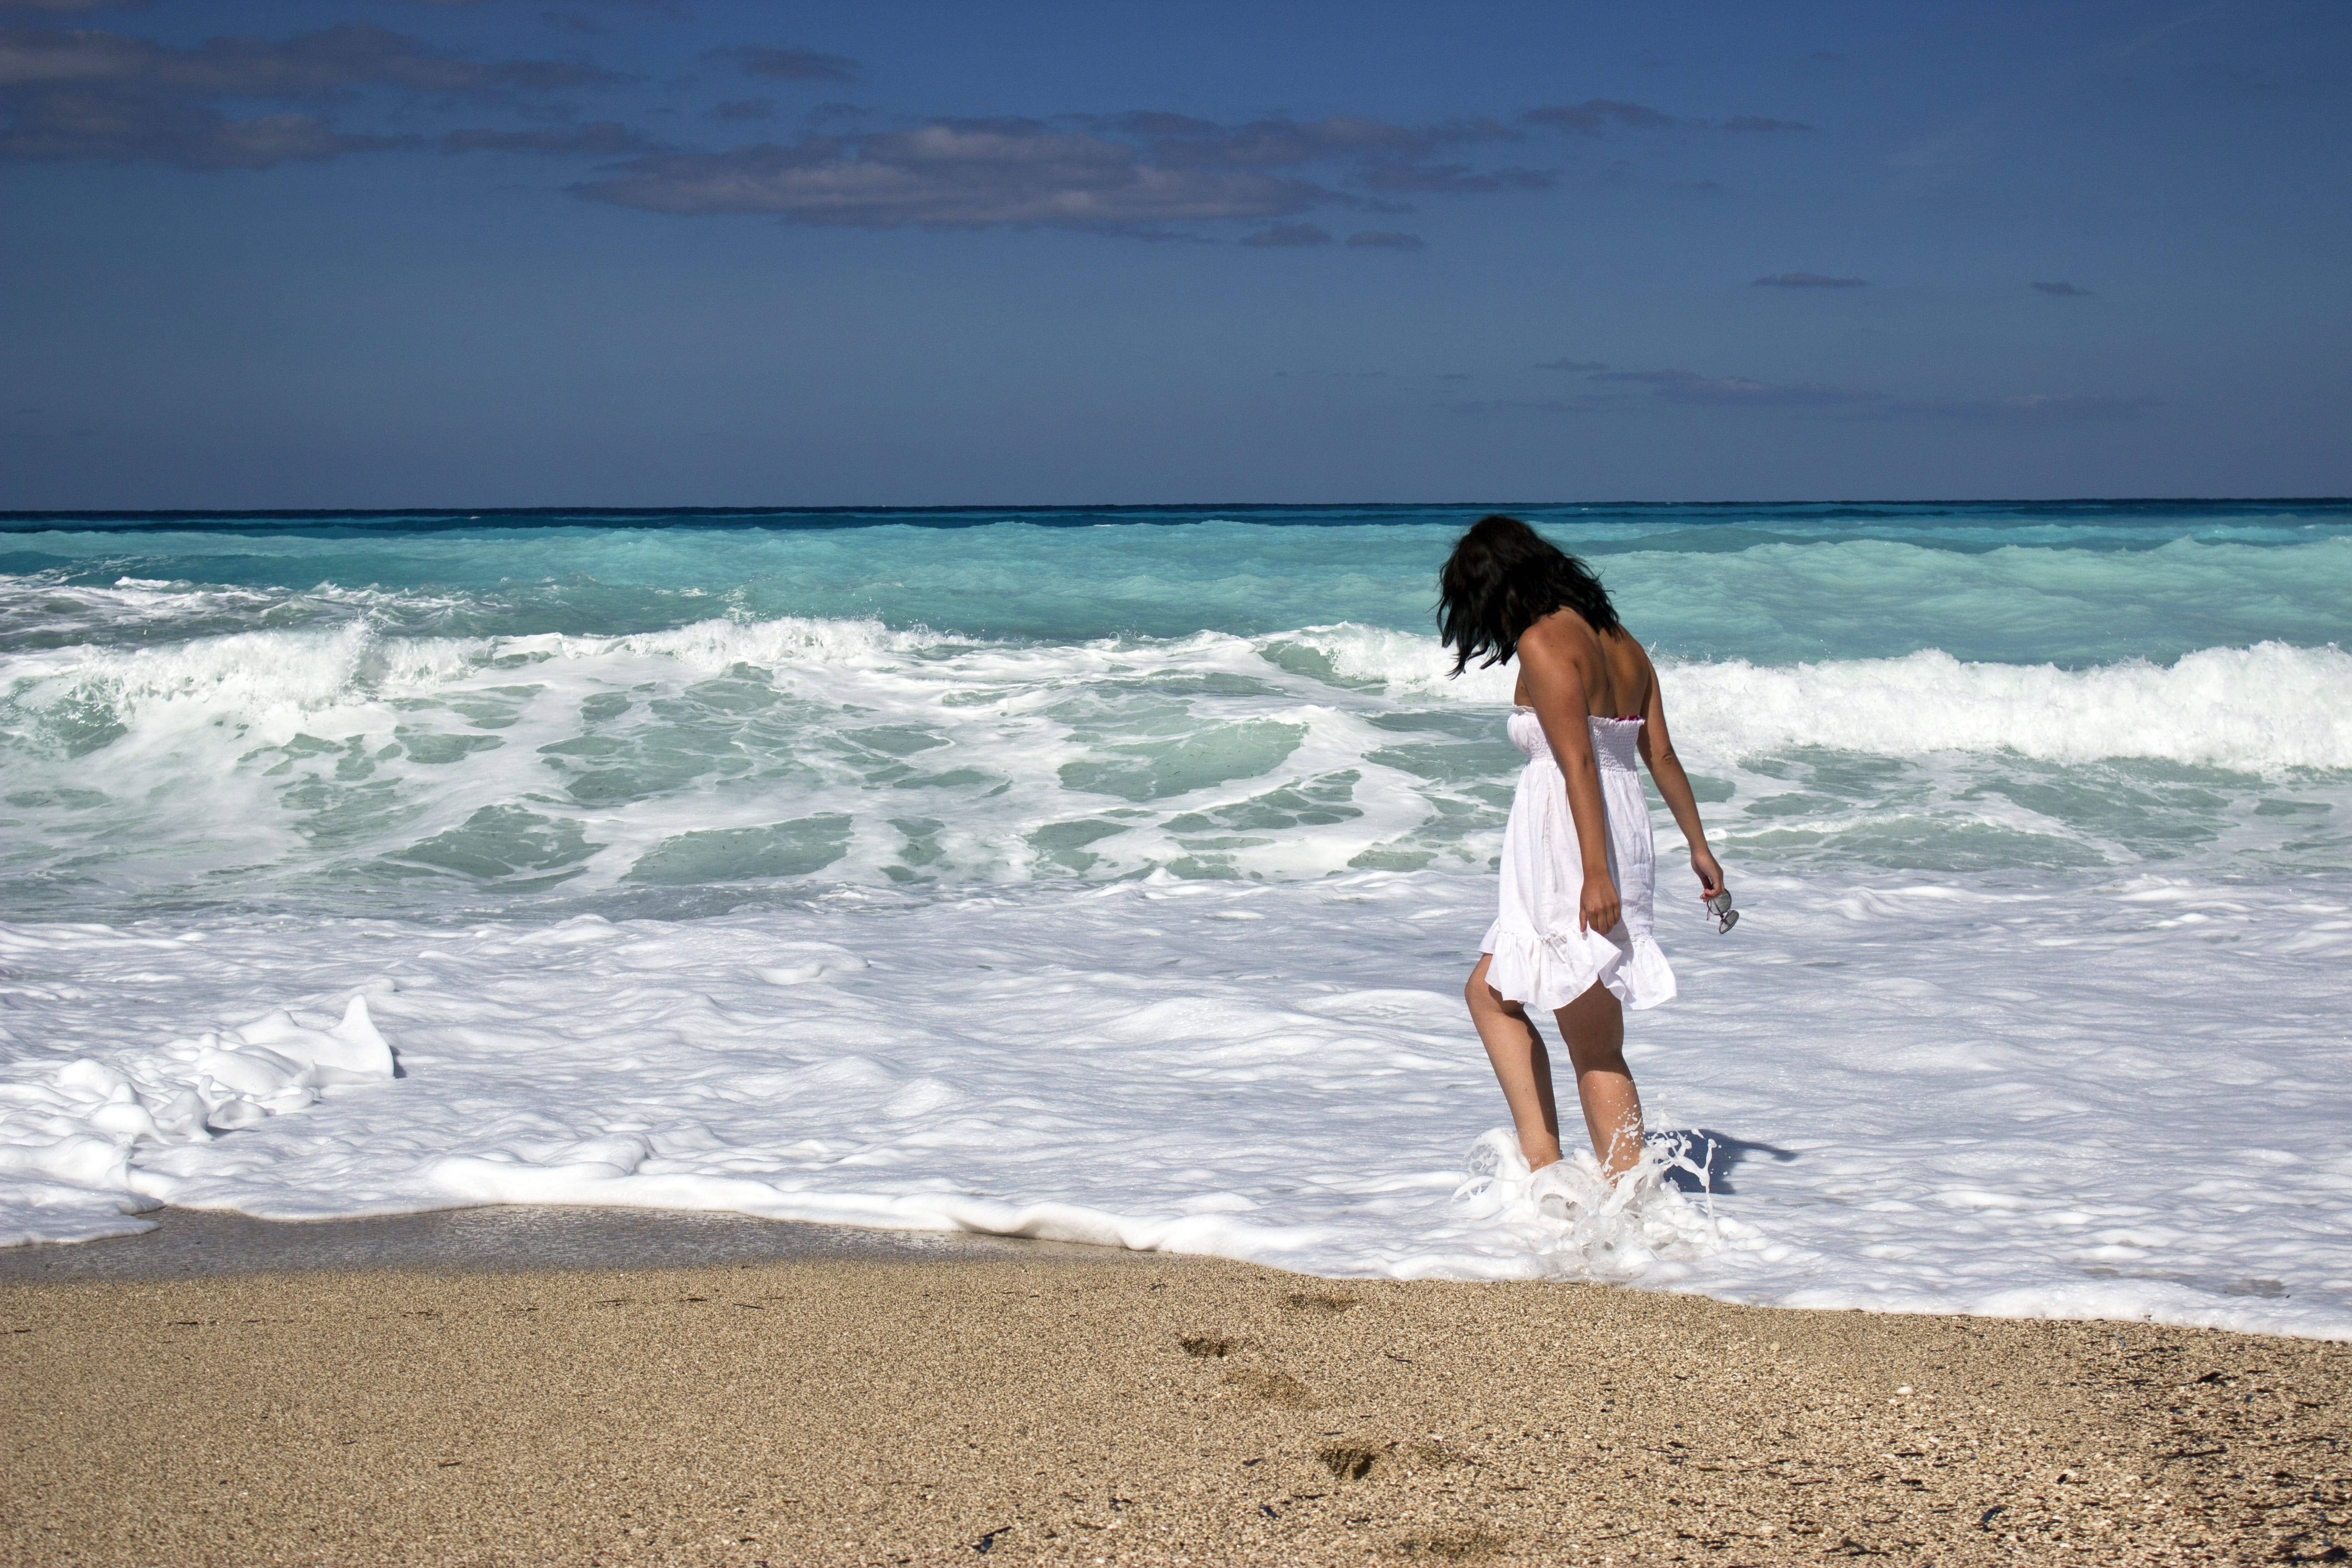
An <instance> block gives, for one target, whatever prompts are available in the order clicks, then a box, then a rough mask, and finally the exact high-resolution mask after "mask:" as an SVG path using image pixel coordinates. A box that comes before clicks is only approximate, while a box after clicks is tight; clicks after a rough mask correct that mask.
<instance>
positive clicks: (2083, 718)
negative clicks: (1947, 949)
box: [0, 501, 2352, 919]
mask: <svg viewBox="0 0 2352 1568" xmlns="http://www.w3.org/2000/svg"><path fill="white" fill-rule="evenodd" d="M1479 510H1483V509H1480V508H1477V507H1474V506H1467V505H1465V506H1454V507H1379V508H1337V507H1325V508H1265V507H1236V508H1223V509H1220V508H1191V509H1186V508H1150V509H1124V510H1038V511H1022V510H924V511H873V512H851V511H822V512H789V511H783V512H719V511H682V512H564V511H539V512H493V513H482V514H469V513H462V512H416V513H398V514H390V513H365V514H329V513H319V514H310V513H305V514H278V513H270V514H250V515H238V514H218V515H211V514H205V515H198V514H169V515H136V516H103V517H100V516H82V515H76V516H70V517H62V516H28V515H16V516H12V517H9V518H6V519H5V521H0V766H5V773H6V777H7V781H8V782H7V784H6V789H5V800H4V801H0V914H5V915H6V916H11V917H16V918H34V919H51V918H59V917H80V916H90V915H93V914H104V915H107V916H109V917H113V916H132V915H138V914H142V913H155V912H161V911H172V910H178V911H189V910H225V911H237V912H243V913H257V912H262V911H268V910H314V911H319V910H335V911H341V912H347V913H401V914H406V915H419V916H427V917H436V918H437V917H441V916H448V917H452V918H471V917H473V916H476V915H484V914H492V913H495V914H501V915H524V916H529V915H532V914H534V913H536V914H543V915H546V916H548V917H550V918H555V917H561V916H564V915H570V914H574V913H577V912H580V911H581V910H600V911H604V912H607V913H630V914H660V915H688V914H701V913H712V912H720V911H724V910H733V909H740V908H743V907H746V906H753V907H757V906H759V905H761V903H762V902H763V901H773V900H783V901H788V902H789V901H793V900H805V899H807V898H810V897H813V896H816V895H819V894H822V893H824V892H826V891H828V890H833V889H841V888H873V889H883V888H888V889H896V890H898V892H899V893H901V894H920V893H922V892H923V891H925V890H927V889H928V890H931V891H934V892H937V893H939V894H940V895H942V896H948V895H951V894H952V893H953V892H954V890H955V889H959V888H961V887H968V886H970V885H971V884H973V883H976V882H1005V881H1028V880H1038V879H1075V880H1080V881H1084V880H1103V879H1120V878H1127V877H1134V876H1140V875H1146V874H1148V873H1150V871H1152V870H1153V869H1155V868H1168V869H1169V870H1170V871H1171V872H1172V874H1174V875H1176V876H1178V877H1181V878H1244V879H1250V878H1255V879H1296V878H1302V877H1318V876H1323V875H1328V874H1329V873H1331V872H1334V871H1339V870H1344V869H1348V868H1390V869H1402V870H1411V869H1416V868H1433V869H1440V870H1443V869H1448V868H1453V869H1475V868H1479V867H1482V866H1483V865H1484V864H1485V862H1486V858H1487V857H1488V856H1489V855H1491V853H1492V850H1493V845H1494V841H1495V838H1496V834H1497V833H1498V831H1499V827H1500V823H1501V818H1502V814H1503V811H1504V808H1505V804H1506V802H1507V792H1508V787H1509V784H1510V779H1511V775H1512V773H1513V770H1514V767H1515V764H1516V762H1517V757H1516V754H1515V753H1514V752H1511V751H1510V750H1509V748H1508V747H1507V745H1506V744H1504V743H1503V742H1502V740H1501V737H1500V734H1499V726H1498V722H1497V714H1496V703H1497V700H1498V699H1499V697H1500V695H1501V693H1502V688H1500V687H1499V686H1498V685H1497V684H1496V677H1494V676H1492V675H1490V676H1487V677H1485V678H1476V677H1473V678H1465V679H1463V680H1460V681H1447V680H1445V679H1443V678H1442V675H1441V666H1440V663H1439V660H1438V657H1437V650H1436V647H1435V644H1434V641H1433V637H1431V634H1430V626H1431V610H1432V605H1433V574H1434V572H1435V569H1436V566H1437V563H1439V561H1440V560H1441V559H1442V558H1443V556H1444V552H1445V551H1446V549H1447V547H1448V545H1449V543H1450V542H1451V540H1452V539H1453V537H1454V535H1455V534H1456V533H1457V532H1458V531H1459V530H1460V529H1461V528H1462V527H1463V526H1464V525H1465V523H1466V522H1467V521H1469V520H1470V519H1471V518H1473V517H1475V515H1476V514H1477V512H1478V511H1479ZM1517 510H1518V511H1519V512H1520V514H1521V515H1524V516H1526V517H1528V519H1529V520H1530V521H1534V522H1535V523H1537V524H1538V526H1539V527H1540V528H1542V529H1543V530H1544V531H1546V532H1547V533H1548V534H1549V536H1550V537H1552V538H1553V539H1555V540H1556V541H1558V542H1559V543H1560V544H1561V545H1562V546H1564V547H1565V548H1567V549H1570V550H1571V551H1574V552H1578V553H1580V554H1581V555H1584V556H1586V557H1588V558H1590V559H1591V561H1592V562H1593V563H1594V564H1595V566H1596V567H1597V568H1598V569H1599V570H1600V572H1601V574H1602V575H1603V577H1604V579H1605V581H1606V582H1607V584H1608V585H1609V587H1610V589H1611V591H1612V594H1614V595H1615V596H1616V598H1617V600H1618V603H1619V605H1620V607H1621V608H1622V612H1623V614H1624V616H1625V617H1626V620H1627V622H1628V624H1629V625H1630V626H1633V628H1634V630H1635V631H1636V632H1637V634H1638V635H1640V636H1641V637H1643V639H1644V640H1645V641H1646V642H1647V643H1648V644H1649V645H1650V646H1651V647H1652V648H1653V649H1654V653H1655V654H1656V655H1657V657H1658V658H1659V659H1660V660H1661V662H1662V664H1663V665H1664V668H1665V669H1666V671H1667V673H1666V692H1667V697H1668V702H1669V714H1670V717H1671V718H1673V719H1674V720H1675V721H1677V728H1678V734H1677V739H1678V741H1679V742H1680V743H1681V744H1682V746H1683V748H1684V750H1685V753H1686V755H1688V756H1689V757H1691V758H1692V759H1694V760H1695V761H1696V763H1698V764H1699V768H1700V772H1701V774H1702V777H1701V783H1700V788H1701V793H1702V795H1705V796H1706V802H1707V806H1708V810H1709V812H1710V813H1711V814H1712V816H1713V818H1714V820H1715V822H1716V824H1717V831H1718V833H1719V835H1720V837H1722V839H1723V844H1722V848H1723V852H1724V854H1725V858H1726V859H1727V862H1728V863H1733V864H1739V865H1746V866H1749V867H1755V868H1766V867H1776V868H1807V867H1834V866H1841V865H1854V866H1870V867H1878V868H1917V869H1923V870H1955V871H1970V872H1979V871H2004V870H2008V871H2015V872H2019V873H2034V872H2058V871H2065V870H2074V871H2084V872H2095V871H2099V870H2103V869H2112V868H2119V867H2128V866H2134V865H2145V864H2155V863H2164V862H2180V861H2191V860H2193V861H2195V862H2196V863H2197V864H2198V865H2199V866H2200V868H2202V869H2204V870H2206V871H2210V872H2213V873H2216V874H2225V875H2228V874H2243V875H2268V874H2275V873H2279V872H2292V871H2296V870H2311V871H2319V870H2340V869H2343V868H2346V867H2347V862H2352V818H2347V807H2352V729H2347V710H2352V659H2347V656H2346V655H2345V654H2344V653H2343V652H2342V651H2341V645H2342V644H2343V643H2344V642H2345V641H2346V640H2347V636H2352V502H2345V501H2265V502H2209V501H2129V502H2100V501H2088V502H2066V503H2023V502H1970V503H1956V504H1902V505H1895V504H1885V505H1867V504H1818V505H1757V506H1741V505H1706V506H1665V505H1643V506H1536V507H1524V508H1520V509H1517Z"/></svg>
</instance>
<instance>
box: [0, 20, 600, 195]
mask: <svg viewBox="0 0 2352 1568" xmlns="http://www.w3.org/2000/svg"><path fill="white" fill-rule="evenodd" d="M623 80H626V78H624V77H621V76H618V75H616V74H614V73H613V72H610V71H605V70H602V69H599V68H596V67H594V66H590V65H583V64H580V63H577V62H573V61H566V60H531V59H508V60H477V59H467V58H462V57H459V56H455V55H449V54H445V53H442V52H439V51H436V50H433V49H429V48H427V47H425V46H424V45H423V44H421V43H419V42H418V41H417V40H415V39H414V38H410V37H405V36H404V35H402V34H399V33H394V32H390V31H387V30H386V29H384V28H382V27H377V26H370V25H368V24H365V23H357V22H353V23H345V24H343V25H341V26H333V27H328V28H323V29H321V30H320V31H317V32H310V33H301V34H297V35H295V36H294V37H289V38H284V39H265V38H255V37H215V38H209V39H206V40H205V42H204V43H202V44H200V45H197V46H195V47H192V48H179V47H173V46H171V45H167V44H161V43H157V42H155V41H154V40H152V39H149V38H137V37H128V36H125V35H123V34H119V33H103V32H89V31H81V30H62V29H53V28H32V27H11V28H0V110H5V113H6V116H7V124H6V128H5V130H0V160H7V161H16V162H30V161H40V160H63V159H106V160H111V161H117V162H121V161H128V160H134V159H147V160H154V161H158V162H162V163H175V164H178V165H179V166H181V167H183V168H189V169H215V168H245V169H263V168H268V167H270V166H271V165H273V164H276V163H287V162H293V161H312V162H315V161H318V160H321V159H327V158H333V157H338V156H341V155H342V154H344V153H359V152H372V151H380V150H383V149H387V148H394V147H414V146H419V145H423V144H424V139H423V138H421V137H417V136H407V135H403V136H373V135H352V134H347V133H345V132H340V131H338V130H336V129H335V128H334V127H333V126H331V124H329V123H328V122H327V121H325V120H324V119H322V118H320V116H319V115H317V114H315V113H311V112H308V111H302V110H294V111H289V112H285V113H278V114H265V115H260V116H256V117H251V118H244V119H235V118H231V117H230V116H228V115H226V114H225V113H224V112H222V110H221V109H220V107H219V104H220V102H221V100H253V99H259V100H279V101H289V102H306V101H307V102H310V103H313V104H323V103H325V102H328V101H331V100H334V99H336V98H337V97H339V96H341V95H342V94H344V93H347V92H348V91H350V90H351V89H355V88H381V89H392V90H394V91H397V92H404V93H408V94H412V95H422V96H426V97H431V98H441V99H453V98H467V99H475V100H500V99H512V98H514V97H515V96H516V95H518V94H527V93H533V92H544V91H547V90H550V89H563V88H579V87H601V86H607V85H611V84H614V83H617V82H620V81H623Z"/></svg>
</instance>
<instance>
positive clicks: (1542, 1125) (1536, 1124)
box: [1462, 953, 1638, 1171]
mask: <svg viewBox="0 0 2352 1568" xmlns="http://www.w3.org/2000/svg"><path fill="white" fill-rule="evenodd" d="M1492 962H1494V956H1493V954H1491V953H1489V954H1484V955H1482V956H1481V957H1480V958H1479V960H1478V967H1477V968H1475V969H1474V970H1472V971H1471V972H1470V982H1469V984H1466V985H1465V986H1463V988H1462V994H1463V997H1464V999H1465V1000H1466V1001H1467V1002H1468V1003H1469V1004H1470V1021H1471V1023H1473V1024H1474V1025H1475V1026H1477V1029H1478V1038H1479V1039H1481V1040H1482V1041H1484V1042H1486V1059H1487V1060H1488V1061H1490V1062H1492V1063H1494V1065H1495V1077H1496V1080H1497V1081H1498V1082H1500V1083H1501V1084H1502V1086H1503V1100H1504V1101H1505V1103H1507V1104H1508V1105H1509V1106H1510V1108H1511V1125H1512V1126H1513V1127H1515V1128H1517V1130H1518V1134H1519V1152H1520V1153H1522V1154H1524V1155H1526V1156H1527V1160H1528V1170H1530V1171H1540V1170H1542V1169H1543V1168H1544V1167H1545V1166H1546V1165H1549V1164H1550V1163H1552V1162H1553V1161H1555V1160H1557V1159H1559V1102H1558V1101H1557V1100H1554V1099H1553V1098H1552V1089H1551V1057H1550V1054H1549V1052H1547V1051H1546V1050H1545V1049H1544V1043H1543V1037H1542V1036H1540V1035H1538V1034H1537V1033H1536V1026H1535V1025H1534V1024H1532V1023H1530V1022H1528V1013H1527V1009H1526V1008H1524V1007H1522V1006H1520V1005H1518V1004H1517V1002H1506V1001H1504V1000H1503V994H1502V993H1501V992H1499V991H1497V990H1496V989H1495V988H1494V987H1493V986H1491V985H1489V984H1486V965H1487V964H1489V963H1492ZM1610 1000H1611V1001H1612V1003H1613V1002H1615V1000H1616V998H1615V997H1613V996H1612V997H1611V998H1610ZM1561 1011H1562V1016H1566V1011H1567V1010H1566V1009H1564V1008H1563V1009H1562V1010H1561ZM1637 1114H1638V1112H1637Z"/></svg>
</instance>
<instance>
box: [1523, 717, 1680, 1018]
mask: <svg viewBox="0 0 2352 1568" xmlns="http://www.w3.org/2000/svg"><path fill="white" fill-rule="evenodd" d="M1585 723H1586V725H1587V727H1588V728H1589V729H1590V730H1591V735H1592V757H1593V761H1594V762H1596V763H1599V764H1600V767H1601V804H1602V805H1604V806H1605V807H1606V808H1607V815H1608V819H1609V875H1610V877H1611V879H1613V880H1614V881H1615V882H1616V884H1617V901H1618V904H1619V906H1620V909H1621V910H1622V916H1621V918H1620V920H1619V921H1618V923H1617V926H1616V929H1614V930H1613V931H1609V932H1607V933H1606V934H1605V935H1604V934H1603V933H1601V932H1600V931H1578V930H1577V929H1576V914H1577V904H1578V901H1579V899H1580V895H1581V894H1582V892H1583V890H1584V859H1583V857H1582V855H1581V854H1580V853H1579V851H1578V849H1577V843H1576V819H1575V817H1574V816H1572V815H1570V811H1569V805H1568V781H1567V780H1566V779H1565V778H1564V777H1562V776H1561V773H1560V771H1559V763H1558V762H1557V761H1555V760H1554V759H1553V757H1552V754H1551V746H1550V744H1549V742H1547V741H1546V740H1545V738H1544V732H1543V725H1542V724H1541V723H1540V722H1538V720H1537V719H1536V710H1534V709H1532V708H1514V709H1512V710H1511V719H1510V736H1511V743H1512V744H1513V745H1515V746H1517V747H1518V749H1519V750H1520V751H1522V752H1526V753H1527V756H1528V765H1527V766H1526V767H1525V768H1524V769H1522V770H1521V771H1520V773H1519V785H1518V791H1517V794H1516V795H1513V796H1512V797H1511V819H1510V821H1509V822H1508V823H1507V824H1506V825H1505V826H1504V828H1503V893H1502V908H1501V912H1500V913H1499V914H1498V915H1496V919H1495V923H1494V924H1493V925H1491V926H1489V927H1488V928H1487V929H1486V941H1484V942H1480V943H1479V944H1478V948H1479V951H1480V952H1491V953H1493V954H1494V955H1495V962H1494V963H1491V964H1489V965H1488V966H1487V969H1486V984H1489V985H1491V986H1493V987H1494V988H1495V989H1496V991H1498V992H1500V993H1501V994H1502V995H1503V997H1504V999H1505V1000H1506V1001H1510V1002H1517V1003H1519V1004H1521V1005H1524V1006H1528V1007H1540V1008H1542V1009H1544V1010H1545V1011H1547V1012H1549V1011H1550V1010H1551V1009H1552V1008H1555V1007H1564V1006H1566V1005H1568V1004H1569V1003H1570V1002H1573V1001H1574V1000H1576V998H1578V997H1579V996H1581V995H1583V994H1584V993H1585V992H1586V991H1587V990H1589V989H1591V986H1592V985H1593V984H1595V983H1596V982H1598V983H1599V984H1602V985H1606V986H1607V987H1609V989H1610V990H1611V991H1612V993H1614V994H1615V995H1616V997H1617V1000H1619V1001H1620V1002H1622V1003H1623V1004H1624V1005H1626V1006H1628V1007H1654V1006H1656V1005H1659V1004H1660V1003H1662V1002H1671V1001H1673V1000H1674V996H1675V972H1674V971H1673V970H1672V969H1671V968H1669V967H1668V966H1667V964H1666V955H1665V954H1664V953H1663V952H1659V951H1658V943H1657V939H1656V937H1655V936H1654V935H1653V933H1652V921H1651V905H1652V901H1653V898H1654V893H1653V888H1654V883H1655V881H1656V873H1657V851H1656V848H1655V847H1654V845H1653V844H1652V843H1651V839H1650V806H1649V803H1648V802H1647V801H1646V800H1644V799H1643V795H1642V773H1641V767H1642V754H1641V752H1640V749H1639V747H1640V742H1641V736H1642V721H1641V720H1639V719H1591V718H1588V719H1587V720H1586V721H1585Z"/></svg>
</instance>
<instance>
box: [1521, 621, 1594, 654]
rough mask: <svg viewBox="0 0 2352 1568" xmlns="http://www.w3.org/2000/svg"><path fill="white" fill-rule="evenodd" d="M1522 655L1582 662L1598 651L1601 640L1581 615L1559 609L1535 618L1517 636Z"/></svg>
mask: <svg viewBox="0 0 2352 1568" xmlns="http://www.w3.org/2000/svg"><path fill="white" fill-rule="evenodd" d="M1519 649H1520V651H1521V653H1523V654H1526V653H1532V654H1534V655H1535V656H1536V657H1537V658H1549V659H1567V660H1570V661H1571V662H1575V663H1583V662H1585V661H1587V660H1589V659H1591V658H1595V657H1597V656H1598V655H1599V654H1600V652H1601V638H1600V637H1599V635H1598V634H1596V633H1595V632H1594V631H1593V629H1592V627H1591V625H1590V624H1589V623H1588V622H1587V621H1586V620H1585V618H1584V617H1583V616H1580V615H1578V614H1577V613H1576V612H1575V611H1574V610H1570V609H1564V608H1563V609H1558V610H1554V611H1552V612H1551V614H1549V615H1548V616H1542V617H1540V618H1539V619H1538V620H1537V621H1536V622H1535V623H1534V624H1533V625H1531V626H1528V629H1527V630H1526V631H1523V632H1521V633H1520V634H1519Z"/></svg>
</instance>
